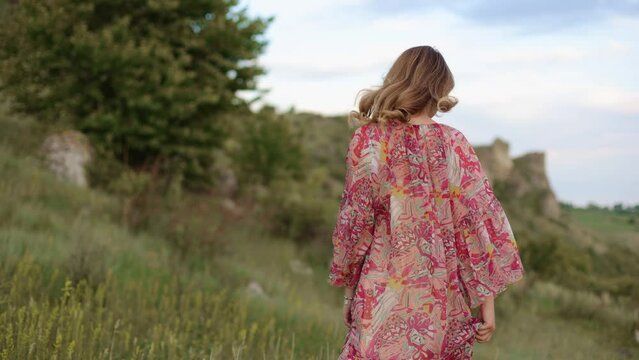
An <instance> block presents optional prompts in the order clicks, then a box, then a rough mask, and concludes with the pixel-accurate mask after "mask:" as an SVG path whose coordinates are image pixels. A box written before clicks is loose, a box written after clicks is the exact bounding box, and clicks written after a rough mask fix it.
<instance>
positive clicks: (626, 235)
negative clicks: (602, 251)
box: [570, 208, 639, 254]
mask: <svg viewBox="0 0 639 360" xmlns="http://www.w3.org/2000/svg"><path fill="white" fill-rule="evenodd" d="M570 212H571V213H572V215H573V216H574V217H575V219H577V220H578V221H579V222H580V223H582V224H583V225H586V226H588V227H590V228H591V229H593V230H595V231H597V232H598V233H599V234H600V235H601V236H602V237H603V238H604V239H606V240H609V241H611V242H614V243H617V244H619V245H622V246H627V247H628V248H629V249H630V250H632V251H634V252H636V253H637V254H639V214H624V213H618V212H614V211H610V210H605V209H587V208H572V209H570Z"/></svg>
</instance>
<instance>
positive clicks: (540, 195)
mask: <svg viewBox="0 0 639 360" xmlns="http://www.w3.org/2000/svg"><path fill="white" fill-rule="evenodd" d="M473 147H474V149H475V151H476V152H477V155H478V156H479V160H480V162H481V164H482V167H483V168H484V170H485V172H486V175H487V176H488V179H489V181H490V183H491V184H492V185H493V186H494V187H498V186H499V187H501V188H502V189H503V192H502V193H500V195H501V196H502V197H506V196H507V197H508V199H500V200H508V201H511V200H516V201H522V202H525V203H526V204H527V205H532V206H533V207H534V209H536V210H537V212H538V213H539V214H540V215H542V216H546V217H549V218H553V219H556V218H558V217H559V216H560V215H561V207H560V205H559V202H558V201H557V198H556V196H555V193H554V191H553V190H552V188H551V186H550V182H549V181H548V177H547V176H546V156H545V153H543V152H531V153H527V154H524V155H521V156H519V157H516V158H511V157H510V154H509V148H510V146H509V144H508V143H507V142H506V141H505V140H503V139H501V138H499V137H497V138H496V139H495V140H494V141H493V143H492V144H490V145H481V146H473Z"/></svg>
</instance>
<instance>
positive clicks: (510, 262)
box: [328, 119, 524, 359]
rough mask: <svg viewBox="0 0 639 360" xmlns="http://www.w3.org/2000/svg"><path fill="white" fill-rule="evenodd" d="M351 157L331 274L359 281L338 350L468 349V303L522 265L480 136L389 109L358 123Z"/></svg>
mask: <svg viewBox="0 0 639 360" xmlns="http://www.w3.org/2000/svg"><path fill="white" fill-rule="evenodd" d="M346 163H347V174H346V181H345V187H344V193H343V194H342V201H341V204H340V210H339V213H338V216H337V222H336V226H335V230H334V232H333V237H332V241H333V246H334V253H333V259H332V262H331V266H330V275H329V279H328V281H329V283H330V284H331V285H333V286H347V287H355V294H354V295H355V296H354V299H353V301H352V304H351V318H352V326H351V328H350V330H349V332H348V335H347V338H346V341H345V343H344V347H343V349H342V354H341V356H340V358H341V359H408V358H411V359H412V358H416V359H431V358H432V359H440V358H442V359H443V358H446V359H470V358H471V357H472V345H473V343H474V335H475V330H476V328H477V327H478V326H479V325H481V324H480V321H479V319H477V318H475V317H473V316H472V315H471V311H470V309H471V308H474V307H477V306H478V305H479V304H481V303H482V302H483V301H484V300H485V299H486V298H487V297H491V296H495V295H497V294H499V293H500V292H502V291H504V290H505V289H506V287H507V286H508V285H509V284H511V283H513V282H515V281H517V280H519V279H521V278H522V277H523V273H524V269H523V266H522V264H521V259H520V258H519V253H518V248H517V243H516V241H515V238H514V236H513V232H512V229H511V227H510V224H509V222H508V219H507V217H506V215H505V213H504V211H503V208H502V207H501V204H500V202H499V201H498V200H497V198H496V197H495V195H494V193H493V191H492V188H491V186H490V183H489V182H488V179H487V177H486V174H485V173H484V171H483V169H482V167H481V164H480V162H479V159H478V157H477V155H476V153H475V151H474V149H473V147H472V146H471V145H470V143H469V142H468V140H467V139H466V137H465V136H464V135H463V134H462V133H461V132H460V131H459V130H457V129H455V128H454V127H452V126H449V125H445V124H441V123H430V124H409V123H405V122H403V121H400V120H399V119H390V120H389V121H387V122H385V123H380V122H370V123H367V124H365V125H363V126H361V127H359V128H358V129H356V130H355V132H354V133H353V135H352V138H351V141H350V144H349V147H348V152H347V156H346ZM473 327H475V329H473Z"/></svg>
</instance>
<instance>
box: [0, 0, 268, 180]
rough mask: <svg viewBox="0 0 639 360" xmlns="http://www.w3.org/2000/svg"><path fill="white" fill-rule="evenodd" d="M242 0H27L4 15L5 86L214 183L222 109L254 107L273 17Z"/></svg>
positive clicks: (93, 131)
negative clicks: (250, 96) (251, 12)
mask: <svg viewBox="0 0 639 360" xmlns="http://www.w3.org/2000/svg"><path fill="white" fill-rule="evenodd" d="M237 5H238V4H237V1H235V0H48V1H42V0H21V1H19V2H17V4H15V5H9V6H8V7H7V8H5V10H4V12H3V15H2V16H3V18H2V21H1V22H0V80H1V83H0V85H1V89H2V90H4V91H5V93H7V94H9V95H11V96H12V97H13V98H14V103H15V105H16V109H17V110H19V111H24V112H26V113H30V114H34V115H36V116H37V118H38V119H39V120H41V121H44V122H47V123H51V124H64V126H73V127H75V128H77V129H79V130H81V131H83V132H84V133H86V134H87V135H89V137H90V138H91V140H92V144H93V146H94V148H95V149H96V151H97V152H98V153H99V154H102V155H104V156H110V157H112V158H114V159H116V160H117V161H120V162H123V163H124V164H126V165H129V166H132V167H133V168H136V169H146V168H149V167H151V166H153V167H154V169H156V170H157V169H159V170H160V171H161V173H162V172H163V173H166V174H170V175H175V174H177V175H180V177H181V178H184V179H185V180H186V181H187V185H188V183H190V184H201V183H202V181H204V182H209V180H210V179H209V173H210V168H211V165H212V164H211V163H212V150H213V149H214V148H216V147H219V146H221V140H222V137H223V133H222V130H221V127H220V126H218V124H217V122H216V114H220V113H223V112H227V111H231V110H233V109H237V108H246V107H247V106H248V104H249V103H250V102H251V101H254V100H256V99H254V100H250V101H246V100H243V99H242V98H240V97H239V96H238V95H237V93H238V91H240V90H257V86H256V77H257V76H259V75H262V74H264V72H265V70H264V69H263V68H262V67H261V66H259V65H258V64H257V62H256V59H257V57H258V56H259V55H260V54H261V53H262V52H263V50H264V47H265V46H266V44H267V41H266V40H265V39H264V38H263V34H264V32H265V30H266V28H267V26H268V25H269V23H270V22H271V21H272V20H273V17H269V18H259V17H255V18H251V17H249V16H248V15H247V13H246V11H247V9H246V8H238V6H237Z"/></svg>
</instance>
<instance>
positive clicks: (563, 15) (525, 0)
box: [364, 0, 639, 32]
mask: <svg viewBox="0 0 639 360" xmlns="http://www.w3.org/2000/svg"><path fill="white" fill-rule="evenodd" d="M364 8H366V9H369V11H371V12H374V13H379V14H387V15H398V14H401V15H405V14H410V13H415V12H419V13H422V14H423V13H427V12H429V11H433V10H439V9H444V10H446V11H449V12H452V13H455V14H458V15H460V16H463V17H465V18H466V19H468V20H469V21H472V22H474V23H477V24H480V25H486V26H493V25H514V26H516V27H518V28H525V29H526V30H534V31H537V32H543V31H552V30H556V29H559V28H566V27H570V26H577V25H580V24H589V23H593V22H596V21H600V20H603V19H605V18H606V17H607V16H609V15H615V14H623V15H630V16H636V15H639V1H636V0H618V1H605V0H562V1H554V0H518V1H497V0H475V1H449V2H441V1H434V0H430V1H411V0H397V1H390V2H389V1H384V0H370V1H368V2H367V3H366V6H364Z"/></svg>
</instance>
